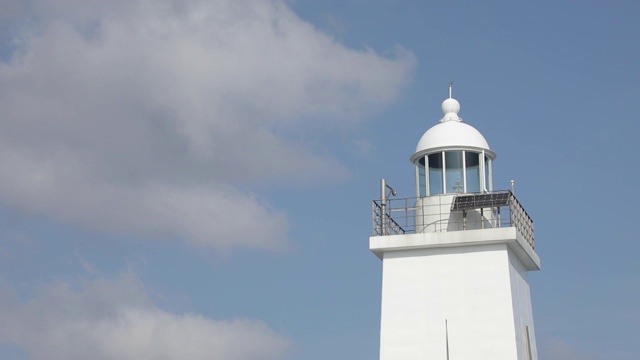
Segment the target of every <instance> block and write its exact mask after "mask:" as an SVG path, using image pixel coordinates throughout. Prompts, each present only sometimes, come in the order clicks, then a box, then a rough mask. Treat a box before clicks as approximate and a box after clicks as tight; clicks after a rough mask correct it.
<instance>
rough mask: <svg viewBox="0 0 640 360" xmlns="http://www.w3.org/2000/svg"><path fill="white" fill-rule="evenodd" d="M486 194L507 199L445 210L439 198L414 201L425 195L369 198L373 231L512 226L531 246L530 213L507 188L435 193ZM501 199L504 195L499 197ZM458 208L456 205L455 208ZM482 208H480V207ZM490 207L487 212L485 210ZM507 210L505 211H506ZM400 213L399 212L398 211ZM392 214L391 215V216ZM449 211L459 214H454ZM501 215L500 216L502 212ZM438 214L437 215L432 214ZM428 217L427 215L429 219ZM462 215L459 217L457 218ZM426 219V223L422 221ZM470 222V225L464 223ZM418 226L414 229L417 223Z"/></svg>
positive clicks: (383, 233) (438, 230) (381, 233)
mask: <svg viewBox="0 0 640 360" xmlns="http://www.w3.org/2000/svg"><path fill="white" fill-rule="evenodd" d="M490 194H508V201H507V203H504V202H503V203H501V204H499V205H497V203H493V202H492V203H491V204H490V206H483V207H478V208H473V209H466V210H451V209H449V210H448V211H445V210H443V209H442V206H443V204H444V203H443V202H442V201H440V202H439V203H437V204H424V203H421V205H417V204H418V203H419V202H418V201H419V200H420V199H426V197H406V198H395V197H394V198H387V199H385V201H384V203H383V202H382V201H381V200H373V235H374V236H380V235H391V234H411V233H416V232H418V233H420V232H425V231H427V229H428V228H430V230H429V231H428V232H441V231H457V230H467V229H469V228H474V226H475V228H479V227H478V226H481V228H485V227H487V226H488V227H515V228H516V229H518V230H519V232H520V233H521V234H522V235H523V237H524V238H525V240H526V241H527V242H528V243H529V245H531V247H532V248H533V247H534V245H535V244H534V227H533V220H532V219H531V216H529V214H528V213H527V211H526V210H525V209H524V207H523V206H522V204H521V203H520V202H519V201H518V199H517V198H516V197H515V195H514V194H513V192H512V191H511V190H501V191H491V192H483V193H462V194H442V195H436V196H439V197H440V198H442V196H443V195H445V196H446V195H448V196H465V195H490ZM503 199H504V198H503ZM438 206H439V207H440V209H438V210H436V211H435V212H430V213H429V214H428V215H425V211H424V210H425V209H429V207H438ZM458 209H459V208H458ZM483 209H484V211H483ZM487 209H490V210H489V212H487V213H486V215H485V211H486V210H487ZM471 210H475V211H476V212H477V213H476V215H473V216H474V217H473V218H472V219H468V218H467V214H468V212H469V211H471ZM506 212H508V213H506ZM398 213H401V214H398ZM392 214H394V216H392ZM452 214H462V215H455V216H453V215H452ZM503 215H504V216H503ZM433 216H440V218H439V219H434V218H432V217H433ZM429 217H431V219H430V220H429ZM461 217H462V218H461ZM425 221H428V222H429V223H428V224H425V223H424V222H425ZM469 224H471V225H472V226H471V227H469V228H468V227H467V226H468V225H469ZM418 226H419V227H420V229H419V230H418V229H417V227H418Z"/></svg>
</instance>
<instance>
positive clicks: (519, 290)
mask: <svg viewBox="0 0 640 360" xmlns="http://www.w3.org/2000/svg"><path fill="white" fill-rule="evenodd" d="M442 111H443V113H444V117H443V118H442V119H441V120H440V123H438V124H437V125H435V126H433V127H432V128H431V129H429V130H428V131H427V132H426V133H425V134H424V135H423V136H422V138H421V139H420V141H419V142H418V146H417V148H416V151H415V153H414V154H413V155H412V156H411V162H412V163H413V164H414V165H415V172H416V173H415V177H416V197H415V198H405V199H399V198H396V197H394V196H395V190H393V189H391V187H390V186H388V185H387V184H386V183H385V181H384V180H382V186H381V188H382V189H381V190H382V194H381V199H380V200H379V201H374V206H373V210H374V211H373V213H374V217H373V218H374V236H372V237H371V238H370V239H369V247H370V249H371V251H373V253H374V254H375V255H377V256H378V257H379V258H380V259H381V260H382V268H383V270H382V312H381V325H380V360H440V359H441V360H448V359H450V360H516V359H517V360H537V359H538V355H537V351H536V341H535V333H534V327H533V315H532V311H531V296H530V291H529V281H528V275H527V273H528V272H529V271H532V270H539V269H540V259H539V258H538V255H537V254H536V252H535V250H534V237H533V222H532V221H531V218H530V217H529V215H528V214H527V213H526V211H525V210H524V208H523V207H522V206H521V205H520V203H519V202H518V200H517V199H516V198H515V196H514V194H513V193H512V191H510V190H503V191H496V190H494V189H493V185H492V182H493V179H492V166H493V161H494V160H495V158H496V154H495V153H494V152H493V151H492V150H491V149H490V148H489V144H488V143H487V141H486V140H485V138H484V137H483V136H482V134H480V132H479V131H478V130H476V129H475V128H473V127H472V126H470V125H468V124H466V123H465V122H463V121H462V119H461V118H460V117H459V116H458V113H459V111H460V104H459V103H458V101H457V100H455V99H453V98H451V88H450V91H449V98H448V99H446V100H445V101H444V102H443V103H442Z"/></svg>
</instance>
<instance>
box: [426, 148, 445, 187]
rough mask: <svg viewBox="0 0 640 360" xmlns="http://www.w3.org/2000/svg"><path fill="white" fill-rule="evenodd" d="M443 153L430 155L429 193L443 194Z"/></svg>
mask: <svg viewBox="0 0 640 360" xmlns="http://www.w3.org/2000/svg"><path fill="white" fill-rule="evenodd" d="M443 192H444V189H443V187H442V153H435V154H431V155H429V195H438V194H442V193H443Z"/></svg>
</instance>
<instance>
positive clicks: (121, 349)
mask: <svg viewBox="0 0 640 360" xmlns="http://www.w3.org/2000/svg"><path fill="white" fill-rule="evenodd" d="M0 305H1V306H2V309H3V310H2V312H0V344H2V343H4V344H11V345H15V346H17V347H18V348H20V349H21V350H23V351H24V352H25V353H26V354H28V355H29V358H30V359H34V360H55V359H68V360H74V359H96V360H108V359H114V360H115V359H118V360H127V359H132V360H133V359H196V360H197V359H212V358H215V359H220V360H272V359H282V358H283V357H284V355H285V354H286V352H287V350H288V348H289V347H290V343H289V340H288V339H287V338H286V337H285V336H283V335H281V334H278V333H277V332H275V331H273V330H272V329H270V328H269V327H268V326H267V325H266V324H264V323H262V322H260V321H257V320H251V319H235V320H225V321H220V320H214V319H211V318H208V317H205V316H202V315H198V314H176V313H171V312H167V311H165V310H162V309H160V308H158V307H156V306H155V305H154V303H153V301H152V300H151V299H150V298H149V296H148V295H147V292H146V290H145V289H144V287H143V286H142V284H141V283H140V281H139V280H138V279H137V278H136V276H135V274H133V273H131V272H127V273H124V274H123V275H121V276H120V277H117V278H115V279H104V278H103V279H96V280H92V281H86V282H83V283H80V284H71V283H68V282H56V283H52V284H48V285H46V286H44V287H42V288H40V289H37V290H36V291H35V295H34V296H33V297H32V298H30V299H28V300H27V301H24V302H22V301H18V300H17V299H16V298H15V297H12V296H11V289H10V288H7V286H6V285H3V286H2V287H1V288H0Z"/></svg>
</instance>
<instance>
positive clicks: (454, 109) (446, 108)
mask: <svg viewBox="0 0 640 360" xmlns="http://www.w3.org/2000/svg"><path fill="white" fill-rule="evenodd" d="M459 112H460V103H459V102H458V100H456V99H454V98H448V99H446V100H445V101H443V102H442V113H443V114H445V115H446V114H448V113H455V114H457V113H459Z"/></svg>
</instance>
